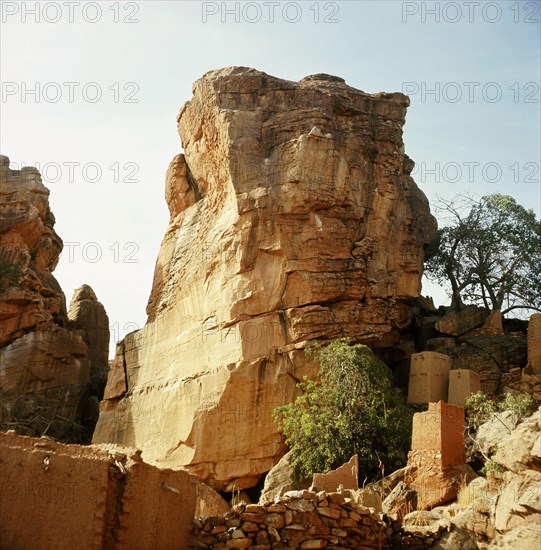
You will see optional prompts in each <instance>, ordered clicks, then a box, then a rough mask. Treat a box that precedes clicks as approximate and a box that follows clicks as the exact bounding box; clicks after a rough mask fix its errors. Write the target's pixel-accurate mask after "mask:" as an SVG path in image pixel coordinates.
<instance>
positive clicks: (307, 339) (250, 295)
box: [94, 67, 435, 490]
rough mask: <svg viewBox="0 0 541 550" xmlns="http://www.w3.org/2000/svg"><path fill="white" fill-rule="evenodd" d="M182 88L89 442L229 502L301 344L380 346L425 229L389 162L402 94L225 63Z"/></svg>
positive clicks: (247, 481) (286, 391) (267, 439)
mask: <svg viewBox="0 0 541 550" xmlns="http://www.w3.org/2000/svg"><path fill="white" fill-rule="evenodd" d="M193 94H194V95H193V98H192V100H191V101H189V102H188V103H187V104H186V105H184V107H183V108H182V109H181V112H180V114H179V117H178V130H179V133H180V136H181V139H182V145H183V148H184V155H182V154H179V155H177V156H176V157H175V158H174V159H173V161H172V163H171V165H170V167H169V170H168V172H167V177H166V193H165V194H166V199H167V203H168V206H169V210H170V213H171V218H170V222H169V227H168V229H167V232H166V235H165V237H164V240H163V243H162V246H161V249H160V253H159V257H158V260H157V263H156V269H155V275H154V283H153V288H152V292H151V295H150V299H149V303H148V307H147V313H148V322H147V324H146V326H145V327H144V328H143V329H141V330H139V331H137V332H134V333H132V334H129V335H128V336H127V337H126V338H125V339H124V341H123V342H122V343H121V344H120V346H119V347H118V349H117V357H116V359H115V362H114V366H113V369H112V373H111V376H110V378H109V381H108V386H107V388H106V392H105V402H104V403H102V405H101V412H100V419H99V422H98V426H97V428H96V433H95V437H94V441H96V442H104V441H107V442H119V443H123V444H128V445H133V446H137V447H140V448H142V449H143V456H144V457H145V459H146V460H148V461H149V462H151V463H155V464H159V465H162V466H168V467H178V466H185V467H187V468H188V469H189V470H190V471H191V472H193V473H195V474H197V475H198V476H199V477H200V478H201V479H203V480H205V481H207V482H208V483H211V484H212V485H213V486H215V487H217V488H219V489H223V490H233V489H234V488H245V487H249V486H253V485H255V484H256V483H257V481H258V480H259V478H260V477H261V475H262V474H263V473H264V472H267V471H268V470H269V469H270V468H271V467H272V466H273V465H274V464H276V462H277V460H278V459H279V457H280V456H281V454H282V453H283V445H282V443H281V439H280V435H279V434H278V432H277V430H276V427H275V425H274V423H273V421H272V411H273V409H274V408H275V407H276V406H278V405H281V404H283V403H285V402H289V401H291V400H292V399H293V397H294V395H295V392H296V388H295V385H296V382H297V380H298V379H299V378H301V377H302V375H303V374H306V373H310V372H312V373H313V372H314V370H313V365H310V364H309V363H308V362H307V361H306V360H305V356H304V353H303V350H304V348H305V347H306V346H307V345H309V344H311V343H313V342H315V341H328V340H330V339H333V338H338V337H343V336H349V337H350V338H351V339H352V340H353V341H355V342H364V343H368V344H370V345H372V346H380V347H381V346H388V345H390V344H392V343H393V342H395V341H396V340H397V338H398V331H399V329H400V328H401V327H403V326H405V325H407V324H408V322H409V320H410V314H409V310H408V306H407V301H408V300H409V299H411V298H413V297H416V296H418V294H419V289H420V279H421V271H422V265H423V246H424V244H425V243H427V242H428V241H430V240H431V238H432V236H433V233H434V230H435V220H434V218H433V217H432V216H431V215H430V212H429V207H428V203H427V200H426V198H425V196H424V194H423V193H422V192H421V191H420V190H419V189H418V187H417V185H416V184H415V182H414V181H413V179H412V178H411V176H410V173H411V170H412V168H413V165H414V163H413V161H411V160H410V159H409V158H408V157H407V156H406V155H405V153H404V144H403V141H402V127H403V125H404V121H405V114H406V108H407V106H408V104H409V100H408V98H407V97H406V96H404V95H402V94H400V93H389V94H387V93H380V94H372V95H371V94H367V93H364V92H362V91H360V90H356V89H354V88H351V87H349V86H347V85H346V84H345V82H344V81H343V80H342V79H340V78H337V77H332V76H328V75H314V76H310V77H307V78H305V79H303V80H301V81H300V82H290V81H286V80H281V79H278V78H274V77H272V76H269V75H266V74H264V73H261V72H258V71H256V70H254V69H246V68H239V67H236V68H228V69H223V70H219V71H213V72H210V73H207V74H206V75H205V76H204V77H203V78H201V79H200V80H198V81H197V82H196V83H195V85H194V89H193Z"/></svg>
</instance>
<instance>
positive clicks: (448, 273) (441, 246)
mask: <svg viewBox="0 0 541 550" xmlns="http://www.w3.org/2000/svg"><path fill="white" fill-rule="evenodd" d="M436 211H437V212H440V213H442V214H443V215H444V216H445V217H446V218H447V219H448V221H449V224H448V225H446V226H445V227H443V228H442V229H440V230H439V231H438V234H437V236H436V238H435V240H434V241H433V242H432V244H431V245H430V247H429V249H428V250H427V261H426V265H425V274H426V275H427V277H428V278H429V279H430V280H433V281H435V282H437V283H439V284H441V285H442V286H444V287H447V288H448V289H449V290H450V292H449V293H450V296H451V298H452V305H453V306H454V307H457V308H459V309H460V308H461V307H462V306H463V304H464V302H469V303H472V304H477V305H480V306H484V307H486V308H487V309H489V310H501V311H502V313H507V312H509V311H511V310H514V309H530V310H538V311H541V222H540V221H539V220H537V219H536V216H535V213H534V212H533V210H527V209H526V208H524V207H523V206H521V205H520V204H518V203H517V202H516V201H515V199H514V198H513V197H510V196H509V195H500V194H497V193H496V194H493V195H487V196H484V197H481V198H480V199H478V200H477V199H474V198H472V197H470V196H462V195H460V196H458V197H456V198H455V199H453V200H444V199H440V200H439V204H438V206H437V208H436Z"/></svg>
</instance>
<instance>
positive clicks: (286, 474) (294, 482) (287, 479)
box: [259, 451, 310, 504]
mask: <svg viewBox="0 0 541 550" xmlns="http://www.w3.org/2000/svg"><path fill="white" fill-rule="evenodd" d="M309 485H310V484H309V482H308V481H307V480H301V479H299V476H298V475H297V474H296V472H295V469H294V468H293V466H292V465H291V451H289V452H287V453H286V454H285V455H284V456H283V457H282V458H281V459H280V460H279V462H278V463H277V464H276V466H274V467H273V468H272V469H271V470H270V471H269V473H268V474H267V475H266V477H265V484H264V485H263V490H262V491H261V496H260V497H259V503H260V504H270V503H271V502H274V500H275V499H276V498H277V497H281V496H283V495H284V494H285V493H287V491H293V490H298V489H307V488H308V486H309Z"/></svg>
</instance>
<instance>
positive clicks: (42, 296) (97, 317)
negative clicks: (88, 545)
mask: <svg viewBox="0 0 541 550" xmlns="http://www.w3.org/2000/svg"><path fill="white" fill-rule="evenodd" d="M0 161H1V171H0V214H1V217H0V425H1V426H2V427H3V428H6V427H7V428H9V427H12V428H15V429H18V430H20V431H23V432H25V433H31V434H42V433H47V434H48V435H52V436H55V437H59V438H64V439H69V440H81V439H85V438H86V439H88V434H87V435H86V436H84V434H82V433H81V428H80V426H79V421H80V419H81V409H82V406H83V403H84V401H85V400H86V398H87V396H88V393H89V390H90V382H91V372H93V369H95V367H96V368H97V366H99V365H101V366H103V364H105V366H107V347H108V342H109V334H108V332H109V328H108V320H107V315H106V314H105V311H104V310H103V306H101V304H99V302H97V300H96V297H95V296H94V293H93V291H92V289H91V288H90V287H87V286H86V285H85V287H83V288H84V289H85V293H86V294H85V296H82V295H81V296H79V297H78V298H77V299H76V300H74V302H73V303H72V308H71V309H70V319H71V321H70V322H68V315H67V312H66V299H65V296H64V293H63V292H62V289H61V288H60V285H59V284H58V282H57V281H56V279H55V278H54V276H53V275H52V271H53V270H54V268H55V267H56V264H57V262H58V258H59V255H60V252H61V251H62V241H61V239H60V237H59V236H58V235H57V234H56V232H55V230H54V228H53V226H54V216H53V215H52V213H51V211H50V209H49V190H48V189H47V188H46V187H45V186H44V185H43V183H42V182H41V177H40V174H39V172H38V171H37V170H36V169H35V168H23V169H22V170H10V168H9V159H8V158H7V157H4V156H2V157H1V158H0ZM92 296H93V300H94V302H95V303H96V304H99V307H101V309H102V310H103V311H101V310H100V311H98V309H99V308H98V309H94V311H93V312H92V311H90V310H89V309H88V307H86V306H85V304H86V303H87V302H90V301H92V300H89V298H92ZM83 298H86V300H83ZM85 307H86V309H85ZM96 307H97V306H96ZM85 312H86V313H85ZM104 362H105V363H104ZM106 375H107V374H106V372H105V373H103V374H102V376H101V378H102V386H103V385H104V380H103V379H104V378H105V377H106Z"/></svg>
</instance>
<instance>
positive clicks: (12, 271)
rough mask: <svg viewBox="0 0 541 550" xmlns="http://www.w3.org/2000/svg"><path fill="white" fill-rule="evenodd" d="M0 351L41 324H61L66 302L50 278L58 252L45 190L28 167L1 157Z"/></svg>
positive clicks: (58, 247) (60, 247)
mask: <svg viewBox="0 0 541 550" xmlns="http://www.w3.org/2000/svg"><path fill="white" fill-rule="evenodd" d="M0 214H1V215H0V321H1V324H0V347H2V346H5V345H6V344H8V343H10V342H12V341H13V340H14V339H15V338H18V337H19V336H22V335H23V334H25V333H27V332H29V331H31V330H34V329H35V328H36V327H38V326H40V325H43V324H44V323H47V322H50V321H54V322H55V323H58V324H60V325H61V326H64V325H65V323H66V300H65V297H64V294H63V292H62V289H61V288H60V285H59V284H58V282H57V280H56V279H55V278H54V277H53V275H52V274H51V273H52V271H53V270H54V268H55V267H56V264H57V262H58V257H59V256H60V252H61V251H62V240H61V239H60V237H59V236H58V235H57V234H56V232H55V230H54V229H53V226H54V221H55V220H54V216H53V215H52V213H51V211H50V209H49V190H48V189H47V188H46V187H45V186H44V185H43V183H42V182H41V176H40V174H39V172H38V171H37V170H36V169H35V168H32V167H25V168H23V169H22V170H10V169H9V159H8V158H7V157H5V156H0Z"/></svg>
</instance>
